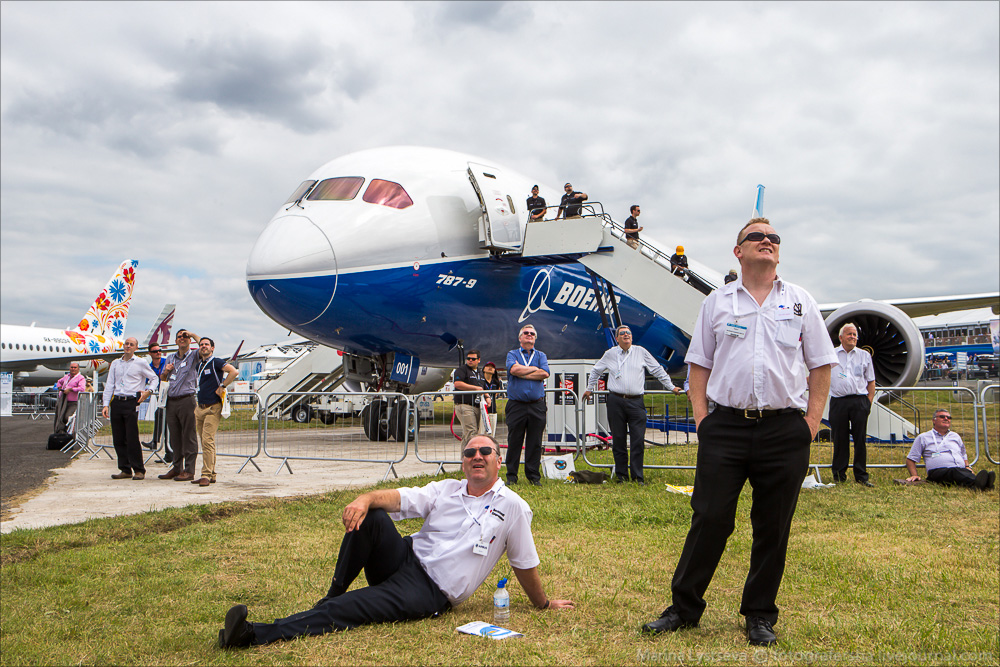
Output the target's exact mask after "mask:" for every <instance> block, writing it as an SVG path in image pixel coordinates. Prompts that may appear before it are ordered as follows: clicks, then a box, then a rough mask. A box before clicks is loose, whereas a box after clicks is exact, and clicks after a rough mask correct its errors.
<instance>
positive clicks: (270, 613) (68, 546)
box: [0, 466, 1000, 665]
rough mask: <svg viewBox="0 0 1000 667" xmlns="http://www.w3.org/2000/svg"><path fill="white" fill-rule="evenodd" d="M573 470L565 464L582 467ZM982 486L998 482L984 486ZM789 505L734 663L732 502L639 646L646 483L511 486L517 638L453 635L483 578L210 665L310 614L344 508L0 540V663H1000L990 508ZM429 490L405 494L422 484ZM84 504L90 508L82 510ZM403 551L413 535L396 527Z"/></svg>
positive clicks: (652, 483)
mask: <svg viewBox="0 0 1000 667" xmlns="http://www.w3.org/2000/svg"><path fill="white" fill-rule="evenodd" d="M578 467H580V466H578ZM994 469H995V468H994ZM894 476H895V477H898V476H900V475H899V471H898V470H892V471H885V470H875V471H874V472H873V475H872V477H873V480H874V481H875V482H876V484H877V487H876V488H874V489H865V488H863V487H860V486H858V485H855V484H843V485H838V486H836V487H834V488H831V489H822V490H813V491H804V492H803V493H802V496H801V498H800V501H799V509H798V512H797V514H796V518H795V522H794V524H793V531H792V537H791V541H790V545H789V553H788V565H787V569H786V572H785V578H784V583H783V585H782V589H781V592H780V594H779V599H778V603H779V606H780V607H781V609H782V614H781V618H780V619H779V623H778V625H777V626H776V630H777V631H778V633H779V638H780V642H781V643H780V644H779V646H778V647H777V648H773V649H751V648H748V647H747V646H746V643H745V640H744V639H743V634H742V630H741V623H742V619H741V617H740V616H739V615H738V613H737V609H738V607H739V598H740V593H741V589H742V585H743V580H744V578H745V576H746V568H747V563H748V558H749V547H750V534H749V516H748V514H749V499H750V498H749V493H750V492H749V489H748V488H747V489H744V494H743V497H742V498H741V502H740V507H739V515H738V518H737V527H736V531H735V533H734V534H733V536H732V537H731V539H730V541H729V546H728V548H727V551H726V554H725V555H724V557H723V560H722V563H721V564H720V567H719V570H718V572H717V573H716V576H715V579H714V581H713V583H712V585H711V587H710V588H709V590H708V594H707V599H708V609H707V611H706V614H705V616H704V617H703V619H702V622H701V626H700V627H699V628H697V629H693V630H688V631H682V632H680V633H677V634H674V635H670V636H665V637H660V638H657V639H648V638H645V637H642V636H640V635H639V633H638V628H639V626H640V625H641V624H642V623H644V622H646V621H648V620H651V619H653V618H655V617H656V616H657V615H659V613H660V612H661V611H662V609H663V608H664V607H665V606H666V604H667V603H668V594H669V583H670V577H671V575H672V573H673V569H674V566H675V565H676V562H677V558H678V556H679V554H680V550H681V546H682V544H683V540H684V536H685V534H686V532H687V528H688V524H689V521H690V514H691V511H690V506H689V504H688V501H689V499H688V498H687V497H684V496H680V495H676V494H670V493H667V492H665V491H664V490H663V487H662V484H663V483H664V482H669V483H673V484H690V483H692V481H693V473H692V472H690V471H651V472H649V473H648V475H647V482H648V484H647V486H645V487H637V486H634V485H604V486H586V485H583V486H577V485H564V484H561V483H556V482H547V483H546V484H545V486H543V487H542V488H533V487H526V486H519V487H518V488H517V490H518V492H519V493H520V494H521V495H522V497H524V498H525V499H526V500H527V501H528V503H529V504H530V505H531V506H532V508H533V510H534V523H533V531H534V534H535V539H536V543H537V546H538V551H539V555H540V556H541V559H542V565H541V567H540V569H541V573H542V578H543V581H544V583H545V586H546V590H547V592H548V593H549V595H551V596H556V597H569V598H572V599H574V600H575V601H576V603H577V608H576V610H575V611H566V612H553V611H547V612H539V611H535V610H533V609H532V607H531V605H530V603H529V602H528V601H527V598H526V596H525V595H524V593H523V591H521V590H520V588H519V587H517V585H516V583H515V584H514V586H513V588H512V590H511V596H512V601H511V607H512V613H511V621H510V623H509V624H508V625H509V627H511V628H513V629H516V630H518V631H519V632H523V633H524V634H525V637H524V638H523V639H517V640H507V641H502V642H493V641H489V640H485V639H479V638H475V637H470V636H466V635H459V634H458V633H456V632H455V628H456V627H457V626H459V625H461V624H463V623H466V622H468V621H472V620H490V618H491V607H492V605H491V594H492V584H493V583H495V580H496V579H498V578H499V577H501V576H504V575H506V574H507V573H508V571H509V566H508V565H507V562H506V559H501V561H500V563H499V565H498V566H497V570H496V571H495V572H494V573H493V576H492V577H491V580H490V581H488V582H487V584H485V585H484V586H482V587H481V588H480V590H479V591H477V593H476V594H475V595H474V596H473V597H472V599H471V600H469V601H468V602H467V603H465V604H463V605H461V606H460V607H458V608H457V609H455V610H453V611H451V612H449V613H448V614H446V615H445V616H444V617H443V618H440V619H436V620H427V621H421V622H415V623H401V624H393V625H381V626H372V627H367V628H362V629H358V630H354V631H351V632H347V633H340V634H334V635H326V636H324V637H319V638H310V639H300V640H296V641H292V642H287V643H280V644H274V645H270V646H266V647H258V648H253V649H250V650H246V651H238V652H224V651H220V650H218V649H217V648H215V640H216V637H217V634H218V629H219V628H220V627H221V624H222V619H223V617H224V615H225V612H226V610H227V609H228V608H229V607H230V606H231V605H233V604H235V603H238V602H242V603H246V604H247V605H248V606H249V608H250V619H251V620H257V621H262V620H263V621H269V620H272V619H274V618H275V617H279V616H285V615H288V614H290V613H292V612H295V611H299V610H301V609H304V608H306V607H308V606H311V605H312V604H313V603H314V602H315V601H316V600H317V599H318V598H319V597H321V596H322V595H323V594H324V593H325V591H326V589H327V586H328V585H329V579H330V577H331V576H332V572H333V564H334V559H335V557H336V552H337V548H338V546H339V542H340V538H341V536H342V534H343V528H342V526H341V524H340V521H339V516H340V511H341V509H342V508H343V506H344V505H345V504H346V503H347V502H349V501H350V500H351V499H353V497H354V496H355V495H356V494H357V491H351V492H337V493H330V494H325V495H322V496H315V497H305V498H298V499H292V500H272V501H267V502H257V503H242V504H240V503H226V504H218V505H207V506H191V507H186V508H181V509H170V510H164V511H159V512H153V513H149V514H144V515H137V516H130V517H122V518H117V519H102V520H95V521H89V522H87V523H85V524H79V525H73V526H63V527H54V528H47V529H40V530H27V531H16V532H14V533H12V534H9V535H5V536H3V537H2V539H0V576H2V588H0V664H3V665H47V664H80V663H82V664H108V663H110V664H123V665H125V664H127V665H140V664H141V665H161V664H162V665H179V664H211V665H248V664H254V665H301V664H323V665H325V664H331V665H353V664H381V665H396V664H400V665H404V664H405V665H411V664H412V665H422V664H435V665H466V664H475V665H522V664H590V665H621V664H635V663H643V664H738V665H747V664H749V665H764V664H773V665H803V664H812V665H815V664H838V665H840V664H880V665H897V664H913V665H931V664H955V665H959V664H963V665H964V664H975V665H996V664H997V663H998V651H1000V645H998V623H1000V618H998V617H1000V611H998V598H1000V584H998V560H1000V546H998V539H1000V526H998V521H1000V519H998V511H1000V503H998V494H997V493H996V492H993V493H975V492H971V491H967V490H964V489H949V488H941V487H938V486H935V485H921V486H916V487H901V486H897V485H894V484H891V483H890V482H889V480H890V478H891V477H894ZM426 481H429V478H422V479H416V480H409V481H408V482H407V483H408V484H421V483H424V482H426ZM95 502H99V500H95ZM400 527H401V531H402V532H403V533H404V534H405V533H408V532H413V531H416V530H417V529H418V528H419V522H417V521H407V522H402V523H401V524H400Z"/></svg>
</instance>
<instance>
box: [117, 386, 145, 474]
mask: <svg viewBox="0 0 1000 667" xmlns="http://www.w3.org/2000/svg"><path fill="white" fill-rule="evenodd" d="M138 408H139V399H138V397H136V396H133V397H131V398H124V399H122V398H117V397H114V398H112V399H111V407H110V408H109V410H108V418H109V420H110V421H111V439H112V441H113V442H114V443H115V454H117V455H118V469H119V470H121V471H122V472H124V473H137V472H141V473H143V474H145V473H146V466H145V464H144V463H143V462H142V445H141V444H140V443H139V413H138Z"/></svg>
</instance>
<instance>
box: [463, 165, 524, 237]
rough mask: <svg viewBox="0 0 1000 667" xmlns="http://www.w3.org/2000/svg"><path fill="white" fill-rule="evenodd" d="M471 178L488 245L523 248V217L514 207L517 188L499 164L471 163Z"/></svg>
mask: <svg viewBox="0 0 1000 667" xmlns="http://www.w3.org/2000/svg"><path fill="white" fill-rule="evenodd" d="M469 180H470V181H472V187H474V188H475V189H476V194H477V195H479V205H480V207H481V210H482V213H483V216H482V230H483V232H484V235H485V239H484V240H485V242H486V245H487V246H488V247H490V248H497V249H502V250H520V249H521V218H522V217H524V219H525V221H527V212H524V216H521V215H518V211H517V210H516V209H515V206H514V197H513V194H514V190H513V188H512V187H511V186H510V184H509V183H508V182H507V181H506V180H505V179H504V175H503V172H501V171H500V170H499V169H496V168H495V167H487V166H486V165H483V164H476V163H475V162H470V163H469Z"/></svg>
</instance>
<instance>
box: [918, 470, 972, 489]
mask: <svg viewBox="0 0 1000 667" xmlns="http://www.w3.org/2000/svg"><path fill="white" fill-rule="evenodd" d="M927 481H928V482H935V483H937V484H944V485H945V486H952V485H955V486H965V487H968V488H970V489H974V488H976V475H975V473H973V472H972V471H971V470H969V469H968V468H934V469H933V470H928V471H927Z"/></svg>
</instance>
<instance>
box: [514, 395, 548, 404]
mask: <svg viewBox="0 0 1000 667" xmlns="http://www.w3.org/2000/svg"><path fill="white" fill-rule="evenodd" d="M510 400H512V401H514V402H515V403H527V404H531V403H541V402H542V401H544V400H545V397H544V396H542V397H541V398H536V399H534V400H531V401H519V400H517V399H516V398H512V399H510Z"/></svg>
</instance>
